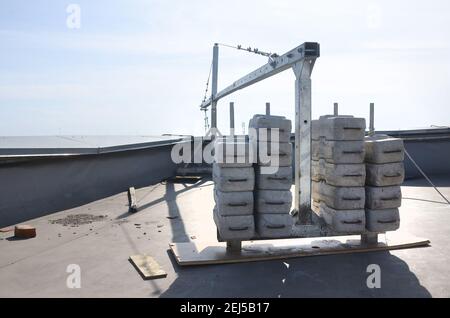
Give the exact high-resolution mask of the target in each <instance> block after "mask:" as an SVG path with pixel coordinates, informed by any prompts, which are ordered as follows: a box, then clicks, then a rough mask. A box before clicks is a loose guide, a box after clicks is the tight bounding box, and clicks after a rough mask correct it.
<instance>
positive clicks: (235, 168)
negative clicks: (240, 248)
mask: <svg viewBox="0 0 450 318" xmlns="http://www.w3.org/2000/svg"><path fill="white" fill-rule="evenodd" d="M214 150H215V153H214V163H213V181H214V200H215V207H214V221H215V223H216V226H217V229H218V232H219V235H220V237H221V239H222V240H226V241H233V240H237V241H241V240H248V239H250V238H252V237H254V236H255V221H254V217H253V206H254V204H253V188H254V185H255V173H254V170H253V162H252V160H251V155H250V149H249V144H248V142H246V141H245V137H234V136H227V137H217V139H216V141H215V145H214Z"/></svg>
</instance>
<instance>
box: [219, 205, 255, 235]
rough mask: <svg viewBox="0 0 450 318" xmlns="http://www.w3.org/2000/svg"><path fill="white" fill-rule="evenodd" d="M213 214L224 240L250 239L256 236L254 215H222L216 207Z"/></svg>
mask: <svg viewBox="0 0 450 318" xmlns="http://www.w3.org/2000/svg"><path fill="white" fill-rule="evenodd" d="M213 215H214V222H215V223H216V226H217V229H218V231H219V235H220V237H221V239H222V240H248V239H250V238H252V237H254V236H255V220H254V218H253V215H235V216H221V215H219V213H218V211H217V209H216V208H214V213H213Z"/></svg>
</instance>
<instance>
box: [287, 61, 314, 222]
mask: <svg viewBox="0 0 450 318" xmlns="http://www.w3.org/2000/svg"><path fill="white" fill-rule="evenodd" d="M314 62H315V59H305V60H303V61H300V62H297V63H296V64H294V66H293V67H292V69H293V71H294V74H295V156H294V157H295V193H294V200H295V209H296V210H297V211H298V222H299V224H311V222H312V213H311V72H312V69H313V66H314Z"/></svg>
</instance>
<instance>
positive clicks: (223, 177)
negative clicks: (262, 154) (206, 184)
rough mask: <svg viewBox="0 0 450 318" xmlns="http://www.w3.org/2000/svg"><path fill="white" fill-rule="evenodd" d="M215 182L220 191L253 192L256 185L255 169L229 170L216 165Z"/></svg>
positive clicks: (214, 167) (214, 168)
mask: <svg viewBox="0 0 450 318" xmlns="http://www.w3.org/2000/svg"><path fill="white" fill-rule="evenodd" d="M213 181H214V183H215V185H216V187H217V190H219V191H223V192H232V191H236V192H240V191H253V188H254V185H255V172H254V170H253V167H248V168H228V167H220V166H218V165H217V164H215V163H214V164H213Z"/></svg>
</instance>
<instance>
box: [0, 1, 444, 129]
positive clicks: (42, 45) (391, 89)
mask: <svg viewBox="0 0 450 318" xmlns="http://www.w3.org/2000/svg"><path fill="white" fill-rule="evenodd" d="M70 3H77V4H79V5H80V7H81V28H80V29H69V28H67V26H66V19H67V16H68V14H67V13H66V8H67V6H68V5H69V4H70ZM305 41H315V42H319V43H320V44H321V57H320V58H319V59H318V60H317V62H316V66H315V69H314V72H313V76H312V80H313V117H317V116H319V115H320V114H325V113H329V112H330V111H332V104H333V102H334V101H337V102H339V103H340V112H341V113H345V114H354V115H357V116H365V117H367V116H368V110H369V103H370V102H375V106H376V122H375V124H376V128H378V129H397V128H414V127H424V126H430V125H450V110H449V99H450V89H449V88H450V87H449V84H450V44H449V43H450V2H448V1H445V0H442V1H437V0H430V1H375V0H372V1H360V0H359V1H358V0H355V1H345V0H344V1H342V0H341V1H333V0H329V1H325V0H318V1H301V0H296V1H294V0H292V1H287V0H286V1H283V0H277V1H275V0H272V1H268V0H255V1H243V0H240V1H237V0H227V1H195V0H190V1H182V0H180V1H174V0H170V1H167V0H166V1H163V0H160V1H144V0H122V1H118V0H117V1H112V0H96V1H93V0H90V1H88V0H83V1H77V0H71V1H50V0H47V1H44V0H34V1H26V0H14V1H13V0H9V1H8V0H0V69H1V72H0V118H1V121H0V135H56V134H77V135H80V134H99V135H103V134H116V135H117V134H131V135H134V134H162V133H183V134H197V135H198V134H202V133H203V132H204V129H203V113H202V112H200V111H199V107H198V106H199V104H200V102H201V99H202V97H203V92H204V88H205V82H206V78H207V75H208V71H209V66H210V63H211V55H212V45H213V43H214V42H222V43H229V44H234V45H235V44H242V45H244V46H252V47H257V48H259V49H261V50H266V51H271V52H277V53H284V52H285V51H287V50H289V49H291V48H293V47H295V46H297V45H299V44H301V43H303V42H305ZM265 62H266V58H264V57H261V56H256V55H250V54H248V53H245V52H240V51H236V50H232V49H227V48H221V49H220V62H219V64H220V65H219V89H221V88H224V87H225V86H227V85H228V84H230V83H231V82H232V81H234V80H235V79H237V78H238V77H241V76H242V75H245V74H246V73H248V72H249V71H252V70H253V69H255V68H256V67H259V66H260V65H262V64H264V63H265ZM293 81H294V76H293V73H292V72H291V71H286V72H284V73H282V74H280V75H277V76H275V77H273V78H271V79H269V80H266V81H263V82H261V83H259V84H257V85H255V86H252V87H250V88H248V89H245V90H243V91H240V92H238V93H235V94H233V95H231V96H229V97H227V98H225V99H223V100H221V101H220V102H219V113H218V117H219V118H218V121H219V128H221V129H222V130H224V131H226V130H227V128H226V127H227V126H228V124H227V123H228V103H229V102H230V101H234V102H235V109H236V115H235V117H236V126H237V127H239V128H240V127H241V124H242V122H245V123H247V122H248V120H249V118H250V117H251V116H252V115H253V114H255V113H261V112H263V111H264V104H265V102H266V101H269V102H271V104H272V113H274V114H280V115H285V116H288V117H290V118H292V119H293V115H294V104H293V102H294V82H293Z"/></svg>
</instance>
